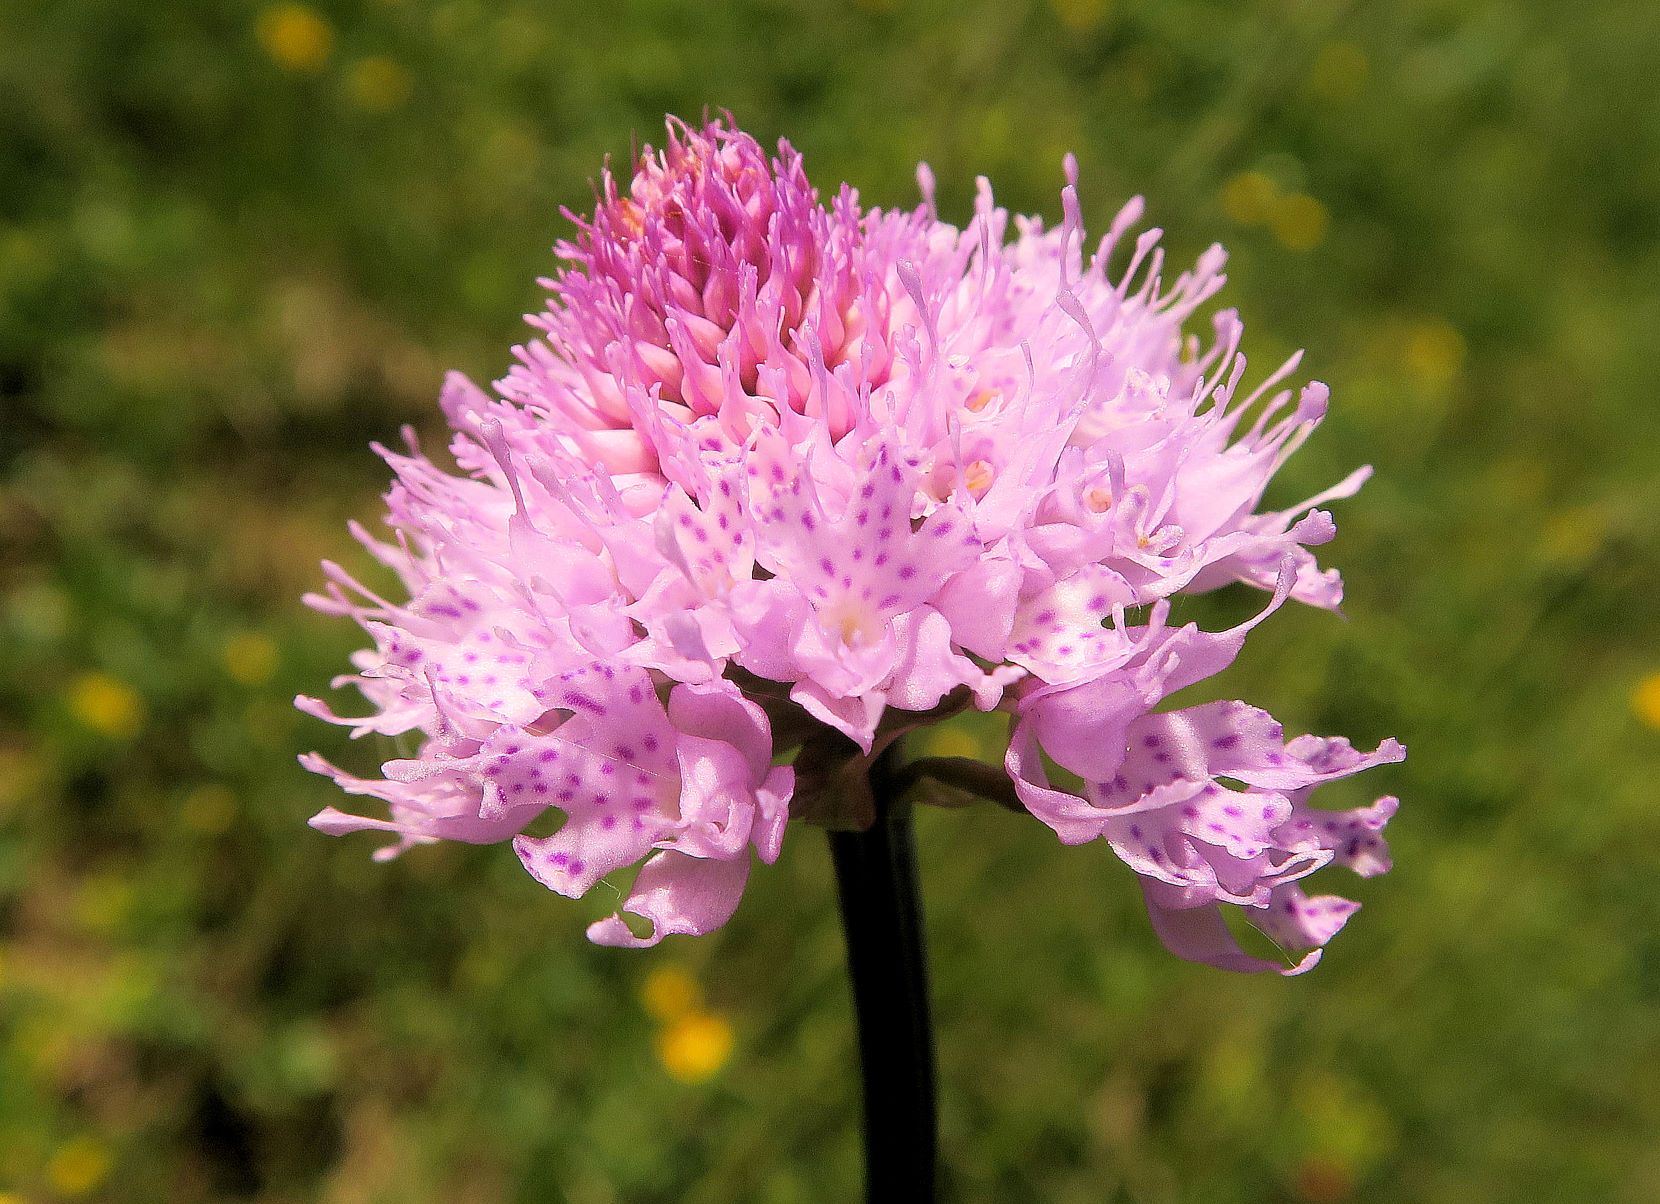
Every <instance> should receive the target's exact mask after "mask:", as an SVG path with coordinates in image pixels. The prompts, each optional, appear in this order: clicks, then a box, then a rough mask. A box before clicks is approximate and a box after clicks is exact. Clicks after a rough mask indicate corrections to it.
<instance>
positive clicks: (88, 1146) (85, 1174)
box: [46, 1137, 110, 1196]
mask: <svg viewBox="0 0 1660 1204" xmlns="http://www.w3.org/2000/svg"><path fill="white" fill-rule="evenodd" d="M109 1173H110V1155H109V1151H108V1150H107V1149H105V1148H104V1146H103V1145H101V1144H99V1143H98V1142H96V1141H94V1140H93V1139H92V1138H90V1137H77V1138H75V1139H74V1140H73V1141H68V1142H65V1143H64V1144H63V1145H61V1146H59V1147H58V1150H57V1152H56V1153H54V1154H53V1155H52V1159H51V1161H50V1162H48V1163H47V1164H46V1178H47V1180H48V1181H49V1182H50V1183H51V1184H52V1190H53V1191H55V1192H57V1193H59V1194H60V1195H65V1196H84V1195H85V1194H86V1193H87V1192H89V1191H91V1190H92V1189H93V1188H95V1187H97V1186H98V1185H99V1184H100V1183H102V1182H103V1181H104V1179H105V1178H106V1177H107V1176H108V1175H109Z"/></svg>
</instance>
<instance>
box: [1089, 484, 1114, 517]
mask: <svg viewBox="0 0 1660 1204" xmlns="http://www.w3.org/2000/svg"><path fill="white" fill-rule="evenodd" d="M1084 508H1085V509H1086V510H1088V511H1089V512H1090V513H1091V514H1105V513H1106V512H1107V511H1108V510H1111V509H1112V490H1110V489H1108V488H1107V487H1106V486H1105V485H1092V486H1090V487H1089V488H1088V489H1086V490H1084Z"/></svg>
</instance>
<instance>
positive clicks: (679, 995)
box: [640, 966, 703, 1024]
mask: <svg viewBox="0 0 1660 1204" xmlns="http://www.w3.org/2000/svg"><path fill="white" fill-rule="evenodd" d="M640 1001H641V1002H642V1003H644V1004H645V1005H646V1011H648V1012H650V1013H651V1014H652V1015H653V1016H655V1017H656V1018H657V1019H658V1020H661V1021H662V1022H663V1023H665V1024H667V1023H669V1022H670V1021H673V1020H679V1019H680V1018H681V1017H682V1016H686V1015H689V1014H691V1013H693V1012H696V1011H697V1010H698V1009H699V1008H700V1007H701V1006H702V1005H703V991H702V989H701V988H699V987H698V985H697V981H696V980H695V979H694V978H693V977H692V976H691V975H690V974H688V973H686V971H684V970H682V969H681V968H680V967H679V966H661V967H659V968H657V969H655V970H653V971H652V972H651V973H650V974H647V975H646V981H645V984H644V985H643V986H642V987H641V988H640Z"/></svg>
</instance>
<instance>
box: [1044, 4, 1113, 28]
mask: <svg viewBox="0 0 1660 1204" xmlns="http://www.w3.org/2000/svg"><path fill="white" fill-rule="evenodd" d="M1049 7H1050V8H1052V9H1054V10H1055V15H1056V16H1057V17H1059V18H1060V21H1061V24H1062V25H1064V26H1066V27H1067V28H1068V29H1070V30H1071V31H1072V32H1073V33H1088V32H1089V31H1090V30H1092V29H1097V28H1099V27H1100V25H1101V23H1102V22H1103V21H1105V20H1106V19H1107V12H1108V10H1109V9H1110V8H1111V7H1112V5H1111V4H1110V3H1109V0H1049Z"/></svg>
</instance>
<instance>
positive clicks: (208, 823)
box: [179, 782, 236, 836]
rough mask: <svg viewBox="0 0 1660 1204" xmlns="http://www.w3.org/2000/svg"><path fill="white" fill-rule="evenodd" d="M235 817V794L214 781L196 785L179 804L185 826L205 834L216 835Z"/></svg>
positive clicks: (180, 814)
mask: <svg viewBox="0 0 1660 1204" xmlns="http://www.w3.org/2000/svg"><path fill="white" fill-rule="evenodd" d="M235 818H236V795H234V794H232V793H231V792H230V790H229V789H228V788H227V787H224V786H221V785H219V784H218V783H216V782H210V783H208V784H207V785H205V786H198V787H196V789H194V790H192V791H191V792H190V793H189V794H187V795H185V796H184V801H183V802H182V803H180V804H179V819H181V820H182V821H183V822H184V825H185V827H187V828H190V829H191V830H192V831H196V832H200V833H202V834H203V835H205V836H217V835H218V834H219V833H221V832H223V831H224V830H225V829H226V828H228V827H230V826H231V821H232V820H233V819H235Z"/></svg>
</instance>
